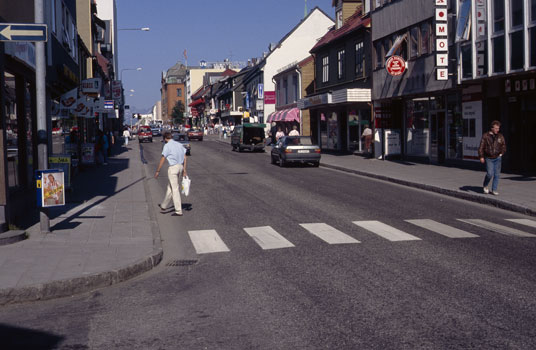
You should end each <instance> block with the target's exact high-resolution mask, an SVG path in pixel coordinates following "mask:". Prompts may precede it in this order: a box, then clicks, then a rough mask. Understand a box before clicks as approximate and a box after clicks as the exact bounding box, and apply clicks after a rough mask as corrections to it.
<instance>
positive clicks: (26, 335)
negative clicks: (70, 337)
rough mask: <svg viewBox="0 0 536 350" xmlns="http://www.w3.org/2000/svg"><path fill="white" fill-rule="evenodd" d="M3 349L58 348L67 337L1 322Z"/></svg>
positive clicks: (0, 330)
mask: <svg viewBox="0 0 536 350" xmlns="http://www.w3.org/2000/svg"><path fill="white" fill-rule="evenodd" d="M0 339H1V343H2V348H3V349H25V350H33V349H36V350H37V349H39V350H48V349H57V347H58V345H59V343H60V342H61V341H62V340H64V339H65V338H64V337H62V336H59V335H55V334H52V333H46V332H42V331H36V330H33V329H27V328H19V327H14V326H9V325H6V324H0Z"/></svg>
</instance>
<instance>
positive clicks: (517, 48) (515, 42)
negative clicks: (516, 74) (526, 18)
mask: <svg viewBox="0 0 536 350" xmlns="http://www.w3.org/2000/svg"><path fill="white" fill-rule="evenodd" d="M524 59H525V43H524V36H523V30H518V31H517V32H514V33H512V34H510V69H511V70H516V69H523V62H524Z"/></svg>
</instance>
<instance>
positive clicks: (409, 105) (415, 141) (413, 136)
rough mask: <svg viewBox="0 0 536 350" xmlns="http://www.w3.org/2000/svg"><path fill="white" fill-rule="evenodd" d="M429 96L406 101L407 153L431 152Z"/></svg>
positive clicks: (426, 153) (425, 153) (424, 153)
mask: <svg viewBox="0 0 536 350" xmlns="http://www.w3.org/2000/svg"><path fill="white" fill-rule="evenodd" d="M428 111H429V105H428V98H416V99H413V100H409V101H406V154H407V155H410V156H428V155H429V154H430V151H429V147H430V146H429V145H430V127H429V121H428Z"/></svg>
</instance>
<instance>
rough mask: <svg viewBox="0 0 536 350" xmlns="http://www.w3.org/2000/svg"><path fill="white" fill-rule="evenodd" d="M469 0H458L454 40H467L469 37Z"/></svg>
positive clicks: (470, 0)
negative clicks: (458, 6)
mask: <svg viewBox="0 0 536 350" xmlns="http://www.w3.org/2000/svg"><path fill="white" fill-rule="evenodd" d="M471 2H472V0H460V9H459V13H458V23H456V42H460V41H466V40H469V38H470V37H471Z"/></svg>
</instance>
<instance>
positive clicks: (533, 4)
mask: <svg viewBox="0 0 536 350" xmlns="http://www.w3.org/2000/svg"><path fill="white" fill-rule="evenodd" d="M530 21H531V22H536V0H530Z"/></svg>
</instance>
